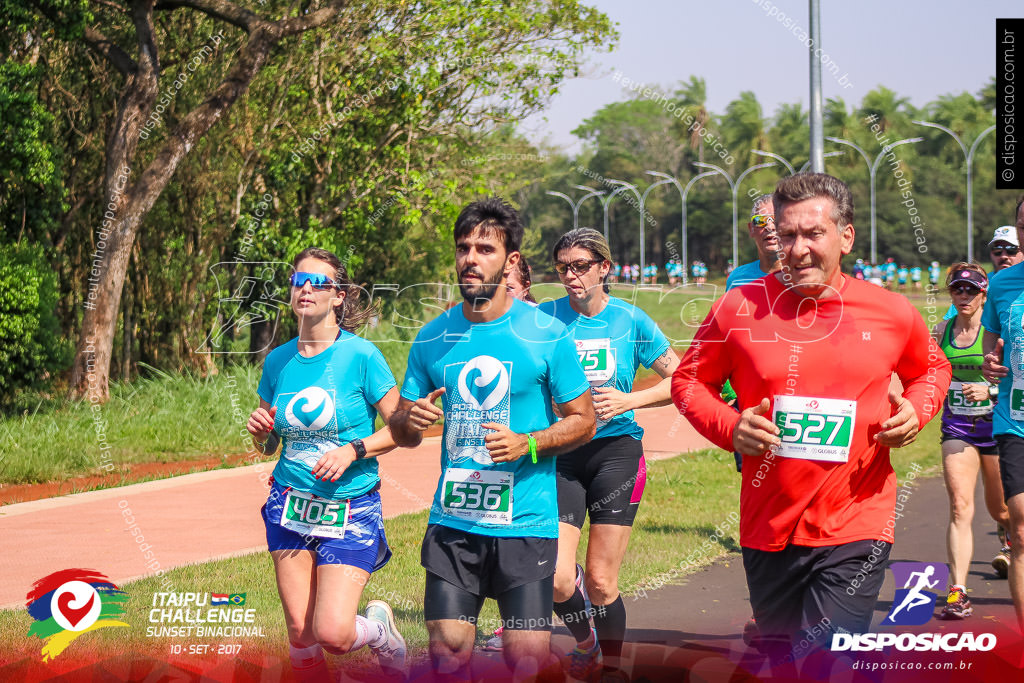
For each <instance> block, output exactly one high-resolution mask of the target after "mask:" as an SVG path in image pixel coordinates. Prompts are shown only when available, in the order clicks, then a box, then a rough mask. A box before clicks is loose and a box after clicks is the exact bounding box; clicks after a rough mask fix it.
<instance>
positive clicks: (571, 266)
mask: <svg viewBox="0 0 1024 683" xmlns="http://www.w3.org/2000/svg"><path fill="white" fill-rule="evenodd" d="M603 261H604V259H595V260H593V261H573V262H572V263H562V262H561V261H555V272H556V273H558V274H559V275H565V272H566V271H567V270H571V271H572V272H573V274H574V275H583V274H584V273H588V272H590V269H591V268H593V267H594V264H596V263H602V262H603Z"/></svg>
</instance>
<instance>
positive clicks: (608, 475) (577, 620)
mask: <svg viewBox="0 0 1024 683" xmlns="http://www.w3.org/2000/svg"><path fill="white" fill-rule="evenodd" d="M551 255H552V259H553V260H554V267H555V271H556V272H557V273H558V277H559V279H560V280H561V281H562V285H563V286H564V287H565V291H566V296H565V297H563V298H561V299H557V300H555V301H547V302H544V303H542V304H541V305H540V310H542V311H544V312H545V313H549V314H551V315H552V316H553V317H554V318H555V319H556V320H559V321H560V322H562V323H564V324H565V326H566V329H567V330H568V332H569V333H570V334H571V335H572V338H573V339H574V341H575V345H576V354H577V356H578V357H579V363H580V364H581V365H582V367H583V370H584V372H585V373H586V375H587V380H588V381H589V382H590V387H591V392H592V393H593V397H594V409H595V411H596V414H597V433H596V435H595V436H594V438H593V440H592V441H590V443H588V444H586V445H585V446H581V447H579V448H577V449H576V450H573V451H570V452H568V453H563V454H562V455H560V456H558V512H559V525H558V563H557V564H556V566H555V595H554V597H555V606H554V608H555V614H557V615H558V616H559V618H561V619H562V621H563V622H564V623H565V625H566V628H568V629H569V631H570V632H571V633H572V634H573V637H575V639H576V643H577V647H576V649H575V650H574V651H573V652H571V653H570V666H569V675H570V676H571V677H573V678H576V679H579V680H588V679H589V678H590V677H591V676H595V675H596V674H598V673H599V672H601V670H602V662H603V664H604V679H605V680H616V679H615V676H619V677H621V676H622V675H623V674H621V672H619V671H618V668H619V664H620V661H619V660H620V657H621V653H622V642H623V639H624V638H625V635H626V607H625V604H623V602H622V596H621V595H619V569H620V567H621V566H622V559H623V557H624V556H625V553H626V548H627V546H628V544H629V536H630V532H631V530H632V526H633V520H634V519H635V517H636V513H637V510H638V509H639V506H640V500H641V498H642V497H643V491H644V484H645V482H646V479H647V466H646V462H645V461H644V455H643V445H642V443H641V439H642V438H643V428H642V427H640V425H638V424H637V423H636V420H635V417H634V413H633V411H634V410H638V409H641V408H650V407H655V406H662V405H668V404H669V403H670V402H671V400H672V399H671V397H670V395H669V392H670V388H671V377H672V372H673V371H674V370H675V369H676V367H677V366H678V365H679V359H678V357H677V356H676V354H675V352H674V351H672V349H671V348H670V346H669V341H668V339H667V338H666V337H665V335H664V334H663V333H662V332H661V330H660V329H659V328H658V325H657V324H656V323H655V322H654V321H653V320H652V319H651V318H650V316H648V315H647V314H646V313H644V312H643V311H642V310H640V309H639V308H637V307H635V306H633V305H631V304H628V303H626V302H625V301H622V300H621V299H618V298H615V297H613V296H610V295H609V293H608V292H609V288H608V285H607V283H606V279H607V276H608V271H609V268H610V266H611V250H610V249H609V247H608V243H607V242H606V241H605V239H604V236H603V235H602V234H601V233H600V232H598V231H597V230H594V229H592V228H577V229H575V230H571V231H569V232H567V233H566V234H564V235H562V237H561V238H560V239H559V240H558V242H557V243H556V244H555V246H554V248H553V249H552V252H551ZM641 365H643V366H644V367H647V368H652V369H653V370H654V371H655V372H657V373H658V375H659V376H661V377H662V381H661V382H659V383H658V384H656V385H655V386H653V387H651V388H649V389H644V390H642V391H636V392H634V391H633V380H634V379H635V377H636V372H637V368H638V367H639V366H641ZM588 516H589V518H590V533H589V536H588V541H587V558H586V568H585V572H584V571H583V570H582V569H581V567H580V566H579V565H578V564H576V552H577V549H578V548H579V542H580V537H581V531H582V528H583V523H584V522H585V521H586V519H587V517H588ZM581 576H583V577H584V579H583V582H582V584H583V585H580V584H581V581H580V578H581ZM588 596H589V599H590V601H591V603H592V604H593V620H594V628H593V629H592V628H591V626H590V619H589V618H588V613H587V609H586V600H587V598H588Z"/></svg>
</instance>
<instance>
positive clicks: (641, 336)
mask: <svg viewBox="0 0 1024 683" xmlns="http://www.w3.org/2000/svg"><path fill="white" fill-rule="evenodd" d="M540 309H541V310H542V311H544V312H545V313H547V314H549V315H552V316H554V317H555V318H556V319H557V320H559V321H560V322H562V323H563V324H564V325H565V326H566V329H568V330H569V333H570V334H571V335H572V337H573V340H574V342H575V345H576V356H577V357H578V358H579V362H580V365H581V366H582V367H583V371H584V373H585V374H586V377H587V380H588V381H589V382H590V389H591V391H594V390H595V389H597V388H599V387H615V388H616V389H618V390H619V391H622V392H626V393H628V392H630V391H632V390H633V380H634V379H635V378H636V370H637V368H638V367H639V366H641V365H643V366H644V367H645V368H649V367H651V365H653V364H654V361H656V360H658V358H659V357H660V356H661V355H662V354H663V353H665V351H667V350H668V348H669V342H668V338H667V337H666V336H665V334H664V333H663V332H662V331H661V329H660V328H659V327H658V324H657V323H655V322H654V321H653V320H651V317H650V316H649V315H647V314H646V313H644V312H643V311H642V310H640V309H639V308H637V307H636V306H633V305H632V304H628V303H626V302H625V301H623V300H622V299H616V298H615V297H609V298H608V305H606V306H605V307H604V309H603V310H602V311H601V312H600V313H598V314H597V315H595V316H594V317H592V318H589V317H587V316H585V315H580V314H579V313H577V312H576V311H574V310H573V309H572V306H571V305H569V297H563V298H561V299H557V300H555V301H545V302H544V303H542V304H540ZM643 435H644V429H643V427H641V426H640V425H638V424H637V423H636V419H635V416H634V413H633V411H632V410H631V411H629V412H628V413H623V414H622V415H616V416H615V417H613V418H612V419H611V420H608V421H605V420H602V419H600V418H598V420H597V434H595V435H594V438H595V439H597V438H603V437H606V436H631V437H633V438H634V439H636V440H638V441H639V440H640V439H642V438H643Z"/></svg>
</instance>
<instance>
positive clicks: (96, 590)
mask: <svg viewBox="0 0 1024 683" xmlns="http://www.w3.org/2000/svg"><path fill="white" fill-rule="evenodd" d="M127 599H128V594H127V593H125V592H124V591H121V590H118V588H117V586H115V585H114V584H113V583H111V582H110V581H109V580H108V579H107V577H105V576H104V575H103V574H100V573H99V572H97V571H96V570H94V569H64V570H62V571H59V572H54V573H53V574H50V575H49V576H45V577H43V578H41V579H39V580H38V581H36V582H35V584H33V586H32V590H31V591H29V594H28V597H27V598H26V601H25V605H26V607H27V608H28V613H29V616H31V617H32V618H33V619H35V621H34V622H33V623H32V626H31V628H29V630H28V635H30V636H35V637H37V638H40V639H42V640H43V649H42V655H43V661H44V662H45V661H47V660H50V659H54V658H55V657H56V656H57V655H59V654H60V653H61V652H63V651H64V650H65V649H66V648H67V646H68V645H70V644H71V643H72V641H74V640H75V639H76V638H78V636H80V635H82V634H83V633H88V632H89V631H96V630H99V629H101V628H106V627H108V626H128V624H126V623H125V622H123V621H118V620H117V617H122V616H124V604H123V603H124V601H125V600H127Z"/></svg>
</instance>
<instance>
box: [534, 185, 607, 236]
mask: <svg viewBox="0 0 1024 683" xmlns="http://www.w3.org/2000/svg"><path fill="white" fill-rule="evenodd" d="M573 187H576V188H578V189H581V190H587V191H588V192H589V193H590V194H588V195H585V196H584V197H583V198H582V199H580V200H579V201H578V202H573V200H572V197H570V196H569V195H567V194H564V193H562V192H555V191H554V190H548V191H547V192H546V194H549V195H551V196H552V197H561V198H562V199H564V200H565V201H567V202H569V207H570V208H571V209H572V227H573V230H575V229H576V228H577V227H578V226H579V214H580V205H581V204H582V203H583V202H584V201H585V200H587V199H589V198H591V197H593V196H595V195H601V194H604V190H595V189H593V188H591V187H585V186H583V185H574V186H573Z"/></svg>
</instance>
